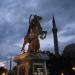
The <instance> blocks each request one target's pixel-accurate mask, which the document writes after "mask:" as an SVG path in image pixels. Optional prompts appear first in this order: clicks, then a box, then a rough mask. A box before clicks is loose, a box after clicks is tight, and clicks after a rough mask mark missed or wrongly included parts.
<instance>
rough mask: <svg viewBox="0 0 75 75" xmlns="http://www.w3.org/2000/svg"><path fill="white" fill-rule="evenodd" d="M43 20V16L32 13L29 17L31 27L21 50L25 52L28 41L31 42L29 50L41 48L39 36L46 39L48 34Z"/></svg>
mask: <svg viewBox="0 0 75 75" xmlns="http://www.w3.org/2000/svg"><path fill="white" fill-rule="evenodd" d="M41 20H42V17H41V16H37V15H31V16H30V18H29V29H28V32H27V34H26V36H25V37H24V43H23V47H22V49H21V51H23V52H25V50H24V47H25V45H26V44H27V43H29V46H28V51H27V52H30V53H31V52H34V53H36V52H39V51H40V50H39V49H40V43H39V39H38V37H39V36H40V38H41V39H45V37H46V35H47V31H43V30H42V27H41V24H40V21H41Z"/></svg>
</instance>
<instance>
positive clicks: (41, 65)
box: [14, 52, 49, 75]
mask: <svg viewBox="0 0 75 75" xmlns="http://www.w3.org/2000/svg"><path fill="white" fill-rule="evenodd" d="M48 59H49V57H48V55H47V54H45V53H42V52H39V53H31V54H30V53H23V54H20V55H18V56H16V57H15V58H14V61H15V62H16V63H17V75H47V68H46V60H48Z"/></svg>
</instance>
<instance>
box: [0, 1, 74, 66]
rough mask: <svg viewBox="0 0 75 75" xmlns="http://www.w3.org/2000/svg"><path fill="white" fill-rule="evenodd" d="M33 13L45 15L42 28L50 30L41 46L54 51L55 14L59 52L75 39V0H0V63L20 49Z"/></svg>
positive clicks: (41, 41)
mask: <svg viewBox="0 0 75 75" xmlns="http://www.w3.org/2000/svg"><path fill="white" fill-rule="evenodd" d="M31 14H36V15H39V16H42V18H43V19H42V21H41V25H42V28H43V30H46V31H47V32H48V34H47V37H46V39H44V40H40V45H41V48H40V49H41V50H49V51H50V52H54V50H53V48H54V47H53V34H52V17H53V16H54V17H55V20H56V26H57V28H58V41H59V50H60V53H62V52H63V49H64V47H65V46H66V45H68V44H71V43H75V0H0V65H4V64H5V62H6V61H7V60H8V59H9V58H8V57H10V56H16V55H17V54H20V53H21V51H20V50H21V48H22V45H23V38H24V36H25V35H26V33H27V30H28V26H29V16H30V15H31Z"/></svg>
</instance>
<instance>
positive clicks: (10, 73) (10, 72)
mask: <svg viewBox="0 0 75 75" xmlns="http://www.w3.org/2000/svg"><path fill="white" fill-rule="evenodd" d="M11 68H12V56H11V57H10V75H11Z"/></svg>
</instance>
